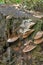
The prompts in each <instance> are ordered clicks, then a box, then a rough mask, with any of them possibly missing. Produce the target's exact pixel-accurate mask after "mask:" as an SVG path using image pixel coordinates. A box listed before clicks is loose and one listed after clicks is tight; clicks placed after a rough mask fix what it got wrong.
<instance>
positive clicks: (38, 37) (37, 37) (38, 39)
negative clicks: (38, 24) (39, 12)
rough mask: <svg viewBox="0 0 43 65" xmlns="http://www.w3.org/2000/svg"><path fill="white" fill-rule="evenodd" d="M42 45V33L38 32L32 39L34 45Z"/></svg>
mask: <svg viewBox="0 0 43 65" xmlns="http://www.w3.org/2000/svg"><path fill="white" fill-rule="evenodd" d="M40 43H43V31H39V32H37V33H36V35H35V37H34V44H40Z"/></svg>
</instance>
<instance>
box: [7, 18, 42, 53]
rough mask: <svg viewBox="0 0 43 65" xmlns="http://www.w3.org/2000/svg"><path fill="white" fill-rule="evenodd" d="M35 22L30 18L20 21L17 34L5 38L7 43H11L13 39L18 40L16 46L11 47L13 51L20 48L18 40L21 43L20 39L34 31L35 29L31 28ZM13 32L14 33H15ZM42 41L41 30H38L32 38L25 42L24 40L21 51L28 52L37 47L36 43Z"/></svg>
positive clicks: (24, 38)
mask: <svg viewBox="0 0 43 65" xmlns="http://www.w3.org/2000/svg"><path fill="white" fill-rule="evenodd" d="M35 24H36V23H35V22H32V20H31V19H29V20H23V22H22V23H21V25H20V26H19V28H18V30H16V32H17V35H15V36H13V37H11V38H9V39H8V40H7V42H8V43H13V42H15V41H17V40H18V42H17V43H18V45H19V46H17V47H13V49H14V50H15V51H18V50H20V44H19V42H21V44H22V41H21V39H22V40H23V41H25V40H26V39H27V38H28V37H29V36H30V35H31V34H32V33H33V32H34V31H35V29H32V27H33V26H34V25H35ZM16 32H15V33H16ZM42 42H43V31H38V32H37V33H36V35H35V37H34V39H33V40H32V39H30V40H27V41H26V42H24V47H23V48H22V52H25V53H26V52H30V51H32V50H33V49H35V48H36V47H37V44H40V43H42Z"/></svg>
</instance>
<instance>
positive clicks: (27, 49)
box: [23, 45, 36, 52]
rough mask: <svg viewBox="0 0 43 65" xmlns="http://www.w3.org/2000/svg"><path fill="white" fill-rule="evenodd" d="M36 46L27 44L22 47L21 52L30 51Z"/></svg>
mask: <svg viewBox="0 0 43 65" xmlns="http://www.w3.org/2000/svg"><path fill="white" fill-rule="evenodd" d="M35 48H36V45H27V46H26V47H25V48H24V49H23V52H30V51H32V50H33V49H35Z"/></svg>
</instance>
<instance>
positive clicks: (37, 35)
mask: <svg viewBox="0 0 43 65" xmlns="http://www.w3.org/2000/svg"><path fill="white" fill-rule="evenodd" d="M42 35H43V32H42V31H39V32H37V34H36V35H35V37H34V39H39V38H41V37H42Z"/></svg>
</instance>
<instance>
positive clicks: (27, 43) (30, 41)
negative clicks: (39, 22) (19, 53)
mask: <svg viewBox="0 0 43 65" xmlns="http://www.w3.org/2000/svg"><path fill="white" fill-rule="evenodd" d="M32 42H33V41H32V40H29V41H28V42H26V43H25V44H24V46H26V45H29V44H30V43H32Z"/></svg>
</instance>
